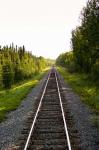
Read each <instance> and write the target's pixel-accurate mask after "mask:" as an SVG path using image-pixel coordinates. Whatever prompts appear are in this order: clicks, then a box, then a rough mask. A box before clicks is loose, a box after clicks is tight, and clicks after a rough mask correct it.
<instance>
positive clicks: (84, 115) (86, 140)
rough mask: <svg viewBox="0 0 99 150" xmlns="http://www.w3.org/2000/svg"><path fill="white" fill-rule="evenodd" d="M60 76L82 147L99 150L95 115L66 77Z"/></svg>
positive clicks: (98, 133) (88, 149)
mask: <svg viewBox="0 0 99 150" xmlns="http://www.w3.org/2000/svg"><path fill="white" fill-rule="evenodd" d="M58 77H59V79H60V83H61V85H62V89H63V90H64V95H65V99H66V101H67V105H68V108H69V109H70V112H71V115H72V116H73V121H74V123H75V126H76V128H77V130H78V133H79V135H80V140H81V147H82V148H83V149H84V150H99V129H98V128H96V127H95V126H94V124H93V123H92V121H91V117H92V116H93V115H94V114H93V112H92V111H91V110H90V108H89V107H88V106H87V105H86V104H84V103H83V102H82V101H81V99H80V97H79V96H78V95H77V94H76V93H74V92H73V90H72V88H71V87H70V86H69V85H68V84H67V83H66V82H65V81H64V78H63V77H62V76H61V75H60V74H59V73H58Z"/></svg>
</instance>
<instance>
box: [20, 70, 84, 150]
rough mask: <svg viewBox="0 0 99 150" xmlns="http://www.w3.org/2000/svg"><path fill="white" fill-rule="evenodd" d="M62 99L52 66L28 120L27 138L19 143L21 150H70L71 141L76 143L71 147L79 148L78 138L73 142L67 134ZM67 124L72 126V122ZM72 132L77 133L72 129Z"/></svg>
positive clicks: (76, 149)
mask: <svg viewBox="0 0 99 150" xmlns="http://www.w3.org/2000/svg"><path fill="white" fill-rule="evenodd" d="M62 99H63V96H62V97H61V90H60V87H59V82H58V78H57V73H56V70H55V69H54V68H53V69H51V71H50V73H49V75H48V78H47V80H46V84H45V87H44V90H43V93H42V96H41V98H40V101H39V105H38V107H37V110H36V113H35V116H34V117H33V121H32V122H31V121H30V122H31V124H32V125H31V127H30V130H29V131H28V130H26V131H25V132H26V133H25V135H26V136H27V138H26V137H25V138H26V141H25V142H23V144H22V143H21V146H20V149H21V150H71V149H72V146H71V143H73V145H76V146H75V148H74V146H73V149H75V150H78V149H79V148H78V147H79V146H77V144H78V143H79V142H78V141H79V140H78V141H76V142H75V140H73V138H72V135H71V132H70V136H69V131H68V127H67V122H66V118H65V116H66V112H65V111H64V108H63V102H62ZM67 116H68V112H67ZM69 121H70V118H69ZM69 124H70V126H71V128H72V123H71V122H70V123H69ZM70 126H69V128H70ZM69 130H70V129H69ZM27 132H28V134H27ZM73 133H75V134H77V132H76V131H74V130H73ZM70 139H71V140H70ZM75 143H76V144H75ZM80 150H81V149H80Z"/></svg>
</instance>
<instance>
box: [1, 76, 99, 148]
mask: <svg viewBox="0 0 99 150" xmlns="http://www.w3.org/2000/svg"><path fill="white" fill-rule="evenodd" d="M58 77H59V79H60V82H61V85H62V88H63V90H64V95H65V98H66V101H67V105H68V108H69V109H70V113H71V115H72V116H73V120H74V123H75V126H76V128H77V130H78V132H79V135H80V139H81V145H82V147H83V150H99V129H98V128H96V127H95V126H94V124H93V123H92V122H91V119H90V118H91V117H92V115H93V112H92V111H91V110H90V109H89V107H88V106H87V105H86V104H84V103H83V102H82V101H81V99H80V97H79V96H78V95H77V94H75V93H74V92H73V90H72V89H71V87H70V86H69V85H68V84H67V83H66V82H64V79H63V77H62V76H61V75H60V74H58ZM46 78H47V75H46V76H45V77H44V78H43V79H42V80H41V81H40V83H39V84H38V85H37V86H36V87H35V88H33V89H32V90H31V92H30V93H29V94H28V95H27V97H26V98H25V99H24V100H23V101H22V103H21V105H20V106H19V107H18V108H17V109H16V110H15V111H12V112H10V113H9V114H8V118H7V119H6V121H4V122H2V123H1V124H0V150H5V149H6V150H8V149H9V147H14V145H16V142H17V141H18V139H19V137H20V136H21V131H22V129H23V128H24V125H25V123H26V121H27V120H28V117H29V115H30V114H31V113H32V112H33V107H34V104H35V101H36V99H37V97H38V96H39V93H40V91H41V90H42V89H43V87H44V82H45V80H46Z"/></svg>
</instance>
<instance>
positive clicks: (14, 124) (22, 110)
mask: <svg viewBox="0 0 99 150" xmlns="http://www.w3.org/2000/svg"><path fill="white" fill-rule="evenodd" d="M46 78H47V75H45V77H44V78H43V79H42V80H41V81H40V82H39V84H38V85H37V86H36V87H34V88H33V89H32V90H31V92H30V93H29V94H28V95H27V96H26V98H24V99H23V101H22V103H21V105H20V106H19V107H18V108H17V109H16V110H15V111H12V112H10V113H8V115H7V119H6V120H5V121H4V122H2V123H0V150H5V149H6V150H8V149H9V148H10V147H14V145H15V144H16V142H17V140H18V139H19V137H20V135H21V131H22V129H23V128H24V125H25V123H26V121H27V119H28V117H29V115H30V114H31V113H32V112H33V106H34V105H35V102H36V99H37V97H38V96H39V93H40V91H41V90H42V88H43V86H44V82H45V80H46Z"/></svg>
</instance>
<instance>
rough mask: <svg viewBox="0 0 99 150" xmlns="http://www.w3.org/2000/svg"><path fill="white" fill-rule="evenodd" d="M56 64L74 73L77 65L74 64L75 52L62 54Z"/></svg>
mask: <svg viewBox="0 0 99 150" xmlns="http://www.w3.org/2000/svg"><path fill="white" fill-rule="evenodd" d="M56 64H57V65H61V66H62V67H66V68H68V69H69V71H70V72H74V71H75V64H74V56H73V52H72V51H70V52H66V53H63V54H60V55H59V57H58V58H57V59H56Z"/></svg>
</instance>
